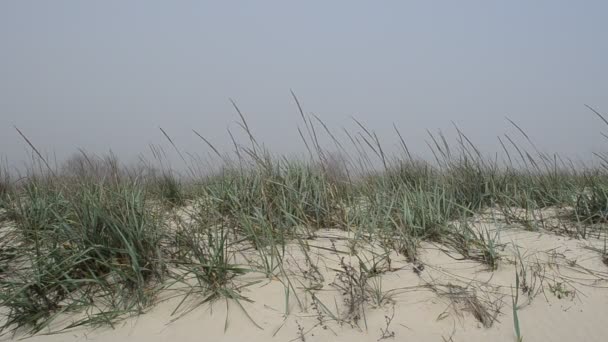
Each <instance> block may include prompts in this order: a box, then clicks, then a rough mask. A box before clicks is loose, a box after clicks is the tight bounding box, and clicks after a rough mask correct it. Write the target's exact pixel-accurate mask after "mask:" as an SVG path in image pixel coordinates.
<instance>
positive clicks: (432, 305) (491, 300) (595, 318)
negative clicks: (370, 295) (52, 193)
mask: <svg viewBox="0 0 608 342" xmlns="http://www.w3.org/2000/svg"><path fill="white" fill-rule="evenodd" d="M479 225H480V227H485V228H488V229H491V230H493V231H495V230H496V229H498V228H499V227H498V226H497V225H494V224H490V223H487V222H486V223H483V222H482V223H479ZM352 237H353V234H352V233H345V232H342V231H335V230H324V231H319V232H318V236H317V237H316V238H315V239H313V240H308V241H307V242H308V243H309V245H310V247H311V252H310V253H311V256H312V258H313V260H315V262H316V264H317V267H318V269H319V271H320V273H321V275H322V276H323V278H324V280H323V281H322V282H321V283H320V284H319V287H321V286H322V287H321V288H320V289H318V290H316V291H315V294H316V296H317V297H318V299H319V300H320V302H322V303H323V304H324V305H325V306H326V307H327V309H328V310H329V311H331V312H332V314H333V315H335V316H337V317H339V318H341V319H345V320H346V319H347V315H346V303H345V301H344V296H343V295H342V293H340V291H338V289H337V288H336V287H335V286H332V285H331V283H332V282H334V281H335V280H336V273H337V272H336V271H334V270H332V269H339V268H340V266H339V263H338V261H339V257H338V256H337V255H336V254H335V253H334V252H332V251H330V250H327V249H324V248H329V249H331V248H332V241H334V244H335V246H336V248H337V250H339V251H343V252H344V253H345V254H343V255H342V256H344V257H345V261H346V262H350V263H351V264H352V265H353V266H354V267H355V269H358V260H357V259H356V258H355V257H354V256H352V255H349V251H350V248H349V247H348V246H349V239H350V238H352ZM500 241H501V242H502V243H504V244H506V245H505V248H504V250H502V251H501V255H502V259H501V260H500V263H499V267H498V269H497V270H496V271H489V270H488V268H487V266H485V265H482V264H480V263H478V262H474V261H469V260H455V259H454V258H452V257H459V255H458V254H457V253H451V255H452V257H450V256H448V255H447V254H446V253H445V252H444V251H442V250H444V249H446V247H444V246H440V245H436V244H432V243H426V242H425V243H422V245H421V247H420V260H421V261H422V263H423V264H424V270H423V271H422V272H421V273H420V274H417V273H415V272H414V271H413V265H412V264H411V263H407V262H405V259H404V257H403V256H400V255H397V254H395V253H392V254H391V255H390V256H391V259H392V263H391V268H392V269H391V270H390V271H387V272H385V273H383V274H382V275H380V276H377V277H374V278H372V279H370V280H368V284H370V283H373V284H378V281H380V279H381V288H382V294H383V295H385V296H386V297H387V298H388V300H387V301H385V302H384V303H383V304H382V305H380V306H376V305H374V304H373V301H371V300H368V301H367V302H366V303H365V305H364V308H363V310H361V313H360V315H361V319H359V321H358V323H357V324H355V323H354V322H353V321H351V322H350V323H348V322H342V323H339V322H336V321H335V320H332V318H331V317H330V314H327V313H322V315H321V316H319V314H318V312H323V308H319V305H317V308H318V310H315V307H314V306H313V305H312V303H313V301H312V299H311V296H310V294H306V293H305V292H304V291H303V285H306V286H309V285H311V284H312V283H314V282H311V280H310V279H306V277H304V273H303V270H300V269H299V268H298V267H296V264H299V265H300V267H302V268H304V269H305V270H309V271H310V268H309V267H306V266H305V262H304V261H303V257H302V253H301V250H300V247H299V246H298V245H296V244H294V245H292V246H289V247H290V248H289V249H288V257H286V260H285V265H286V272H287V273H288V274H289V279H290V280H291V281H292V283H293V284H294V287H296V288H297V289H298V292H297V293H298V298H299V300H300V301H301V302H302V307H300V306H299V305H298V301H297V300H296V298H295V296H293V294H292V295H291V296H290V297H289V304H288V308H289V312H288V314H286V313H285V311H286V310H285V308H286V301H285V298H286V295H285V291H286V286H285V285H284V283H285V277H282V276H279V277H277V278H273V279H268V278H266V277H265V276H263V275H259V274H250V275H247V276H243V277H240V278H239V279H237V281H236V282H235V284H236V285H242V284H245V283H247V282H249V281H253V280H259V281H260V282H259V283H257V284H255V285H251V286H248V287H246V288H244V289H242V291H241V294H242V295H243V296H245V297H247V298H249V299H251V300H252V302H246V301H243V300H241V301H240V303H242V305H243V307H244V309H245V310H246V312H247V313H248V314H249V315H250V316H251V318H252V319H253V320H254V321H255V322H256V323H257V324H258V325H259V326H260V327H261V328H257V327H256V326H255V325H254V324H253V323H252V321H251V320H250V319H249V318H248V317H247V316H246V315H245V314H244V312H243V310H242V309H241V308H240V307H239V305H238V304H237V303H236V302H234V301H232V300H229V301H227V300H224V299H219V300H217V301H215V302H214V303H213V304H204V305H202V306H200V307H198V308H197V309H195V310H194V311H192V312H190V313H188V314H187V315H185V316H183V317H181V318H179V319H177V320H176V321H174V322H172V323H170V321H171V320H172V319H174V318H175V316H171V312H172V311H173V310H174V309H175V307H176V305H177V304H178V302H179V300H180V299H181V298H173V299H171V300H167V301H162V302H159V303H158V304H157V305H155V306H153V307H152V308H151V309H150V310H149V312H147V313H145V314H143V315H140V316H139V317H135V318H129V319H125V320H124V321H123V322H121V323H119V324H118V325H117V326H116V327H115V329H112V328H107V327H106V328H99V329H96V330H91V329H90V328H88V329H87V328H82V329H81V328H79V329H77V330H72V331H69V332H65V333H61V334H55V335H46V336H45V335H38V336H34V337H32V338H31V339H30V340H31V341H45V342H51V341H80V340H87V341H100V342H116V341H125V340H129V341H254V342H255V341H269V340H276V341H292V340H294V341H299V340H305V341H327V340H333V341H336V342H340V341H349V342H355V341H377V340H379V339H380V338H381V337H382V330H381V329H387V324H386V318H385V316H389V317H390V316H392V315H393V313H394V316H393V319H392V321H391V322H390V324H389V326H388V330H387V331H386V334H385V336H386V339H385V340H386V341H390V340H395V341H404V340H408V341H450V340H452V341H492V340H493V341H516V337H515V333H514V325H513V311H512V304H511V303H512V293H513V291H514V290H513V287H514V286H515V272H516V271H515V269H516V268H515V267H516V266H515V265H514V260H515V249H514V247H513V246H514V245H517V246H518V247H519V251H520V253H521V254H522V255H524V259H525V260H526V263H527V266H528V273H529V275H528V279H527V281H528V282H531V281H532V280H533V279H532V276H531V275H530V274H531V273H532V269H533V268H534V267H537V269H538V270H544V271H543V272H541V274H542V275H540V276H538V277H536V282H537V283H536V284H537V289H539V291H540V292H538V293H537V294H536V296H535V297H534V298H533V299H532V300H531V303H529V304H528V296H527V295H525V294H522V293H520V295H519V305H520V306H521V307H520V309H519V310H518V315H519V320H520V324H521V333H522V335H523V337H524V341H575V340H580V341H606V339H607V337H608V324H606V317H607V314H608V267H607V266H606V265H604V264H603V263H602V260H601V258H600V254H599V253H598V252H596V251H593V250H590V249H587V248H585V246H589V245H594V246H596V247H600V248H601V246H603V241H600V240H597V239H594V238H589V239H587V240H577V239H572V238H568V237H563V236H558V235H555V234H552V233H549V232H543V233H539V232H529V231H524V230H522V229H518V228H513V227H507V228H502V229H501V231H500ZM359 242H360V246H359V247H358V248H357V250H358V253H359V255H360V257H361V258H362V259H363V260H365V256H367V257H368V258H369V257H370V255H371V254H370V251H374V252H376V253H378V254H379V255H380V254H382V253H383V252H382V250H381V249H380V248H379V247H377V246H375V247H371V246H370V245H369V244H368V243H365V242H363V241H362V240H360V241H359ZM308 278H310V277H308ZM541 281H542V284H541ZM429 284H430V285H433V286H435V289H436V291H434V290H433V289H432V288H431V287H430V286H428V285H429ZM558 284H561V290H562V291H561V293H560V291H557V292H555V293H554V291H552V290H551V289H556V288H558V287H559V286H560V285H558ZM450 285H452V286H451V287H450ZM455 286H460V287H461V288H458V287H455ZM463 288H466V291H467V293H469V294H474V296H473V297H466V298H461V300H460V301H457V302H454V301H453V298H452V299H450V298H449V297H448V296H446V295H445V293H442V292H441V291H450V290H451V291H452V292H454V291H457V290H458V289H463ZM438 291H439V292H438ZM520 292H521V291H520ZM558 294H560V295H562V298H561V299H560V298H558V296H557V295H558ZM471 298H473V299H471ZM474 298H477V299H478V301H479V303H482V304H483V305H484V306H485V307H486V309H487V310H488V312H489V313H490V314H492V313H493V311H492V308H497V309H499V313H497V314H496V321H495V322H493V325H492V326H491V327H488V328H486V327H484V326H483V324H482V323H481V322H480V321H479V320H478V319H476V318H475V316H474V314H473V313H472V311H471V307H470V305H467V304H466V301H467V300H474ZM194 301H195V299H194V298H193V299H191V300H189V302H194ZM363 316H364V318H363ZM66 320H69V318H66ZM320 322H322V323H320ZM225 324H227V327H226V329H225ZM366 325H367V326H366ZM299 327H300V328H299ZM300 330H301V332H300ZM393 333H394V337H391V336H393ZM302 334H303V335H302ZM19 337H23V336H21V335H18V336H16V338H19ZM8 338H9V336H5V337H4V339H8Z"/></svg>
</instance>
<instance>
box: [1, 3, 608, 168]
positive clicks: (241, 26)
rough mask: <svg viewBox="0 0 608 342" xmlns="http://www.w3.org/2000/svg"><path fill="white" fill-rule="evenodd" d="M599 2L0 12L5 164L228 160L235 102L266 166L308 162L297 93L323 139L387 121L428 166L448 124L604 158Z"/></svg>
mask: <svg viewBox="0 0 608 342" xmlns="http://www.w3.org/2000/svg"><path fill="white" fill-rule="evenodd" d="M607 13H608V1H605V0H603V1H556V0H552V1H487V0H485V1H443V2H440V1H361V2H360V1H352V0H351V1H298V2H295V1H261V0H260V1H214V2H210V1H209V2H207V1H150V0H146V1H107V0H105V1H59V0H55V1H24V0H19V1H9V0H3V1H1V2H0V155H1V156H4V157H6V158H8V159H9V160H10V161H11V162H18V161H20V160H22V159H23V158H24V157H25V156H26V152H27V151H28V149H27V147H26V145H25V143H24V142H23V140H22V139H20V137H19V136H18V134H17V133H16V131H15V130H14V129H13V125H16V126H17V127H19V128H20V129H21V130H22V131H23V132H24V133H26V134H27V135H28V137H29V138H30V139H31V140H32V141H33V142H34V143H35V144H36V145H38V146H39V147H40V148H41V149H42V150H44V151H45V152H47V153H53V152H55V153H56V154H57V155H58V156H60V158H61V157H62V156H65V155H67V154H70V153H71V152H73V151H75V149H76V148H77V147H81V148H84V149H86V150H88V151H92V152H104V151H108V150H109V149H112V150H113V151H114V152H116V153H118V154H119V155H121V156H123V157H124V158H130V157H133V156H135V155H136V154H137V153H138V152H143V151H146V150H147V146H148V144H149V143H163V144H166V142H165V141H164V140H163V139H164V138H163V137H162V134H161V132H160V131H159V130H158V127H159V126H161V127H163V128H164V129H165V130H166V131H167V132H168V133H169V134H170V135H172V137H173V138H174V140H175V141H176V143H177V144H178V145H179V146H180V148H182V149H184V150H185V151H189V152H199V153H206V151H207V149H206V146H205V145H204V144H203V143H202V142H201V141H200V139H198V138H197V137H196V136H195V135H194V134H193V133H192V132H191V129H196V130H197V131H199V132H200V133H201V134H203V135H205V136H206V137H208V138H209V139H210V140H211V141H213V142H216V143H217V144H218V145H219V146H220V147H223V148H225V149H228V148H229V147H230V145H229V144H228V142H229V140H228V135H227V133H226V129H227V128H228V127H231V129H233V130H237V129H238V127H237V126H236V125H235V124H234V122H235V121H236V120H237V119H238V116H237V114H236V112H235V111H234V109H233V108H232V106H231V104H230V102H229V98H233V99H234V100H235V101H236V102H237V103H238V104H239V106H240V107H241V109H242V110H243V112H244V113H245V114H246V116H247V118H248V120H249V123H250V125H251V127H252V129H253V131H254V133H255V134H256V136H257V137H258V138H259V139H260V140H262V141H264V142H265V143H266V144H267V145H268V146H269V147H271V148H272V149H273V150H274V151H277V152H281V153H283V152H286V153H290V152H294V151H302V149H303V145H302V143H301V141H300V139H299V138H298V135H297V130H296V127H297V125H298V124H300V121H299V116H298V114H297V108H296V106H295V104H294V102H293V100H292V98H291V95H290V93H289V91H290V89H293V90H294V91H295V92H296V94H297V95H298V96H299V98H300V100H301V102H302V103H303V106H304V109H305V111H307V112H314V113H315V114H317V115H318V116H320V117H321V118H322V119H323V120H324V121H325V122H326V123H327V124H328V125H329V126H330V127H332V128H335V129H337V130H339V128H340V127H342V126H345V127H354V125H353V123H352V121H351V120H350V117H351V116H354V117H356V118H358V119H360V120H361V121H363V122H365V123H366V124H367V125H368V126H369V127H370V128H372V129H374V130H375V131H376V132H377V134H378V135H379V137H380V138H381V139H382V140H383V141H385V142H386V143H387V145H391V144H393V143H395V142H396V139H395V136H394V134H393V133H392V132H393V128H392V123H395V124H396V125H397V126H398V127H399V128H400V129H401V131H402V133H403V134H404V137H405V139H406V140H407V142H408V144H409V145H410V146H411V148H412V149H413V150H415V151H418V152H420V153H423V151H424V150H425V143H424V139H426V131H425V129H427V128H428V129H430V130H432V131H434V130H436V129H443V130H450V127H451V123H450V121H454V122H456V123H457V124H458V125H459V126H460V127H461V128H462V129H463V130H464V131H465V132H466V133H467V134H468V135H469V137H470V138H471V139H472V140H473V141H475V142H476V143H477V144H479V145H480V146H481V147H482V148H484V149H485V150H493V149H497V148H498V146H499V145H498V144H497V140H496V136H497V135H500V134H503V133H510V134H514V129H513V128H512V127H510V126H509V124H508V122H507V121H506V120H505V119H504V117H505V116H508V117H510V118H511V119H513V120H515V121H516V122H517V123H519V124H520V125H521V126H522V127H523V128H525V129H526V130H527V131H528V133H530V135H532V136H533V137H534V138H535V140H536V141H537V142H538V143H539V145H540V146H541V147H543V148H544V149H547V150H551V151H559V152H563V153H565V154H570V155H573V154H579V155H581V156H583V157H584V156H588V155H589V154H590V152H591V151H598V150H602V149H604V150H605V149H606V147H608V141H605V140H603V138H602V137H601V135H600V132H601V130H602V129H604V130H605V131H608V127H602V125H601V122H600V121H599V120H598V119H597V118H596V117H594V115H593V114H592V113H591V112H590V111H589V110H588V109H586V108H585V107H584V104H589V105H591V106H594V107H596V108H597V109H598V110H600V111H601V112H603V113H607V112H608V64H607V63H608V62H607V61H608V38H607V36H606V34H607V33H608V21H607V20H606V15H607Z"/></svg>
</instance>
